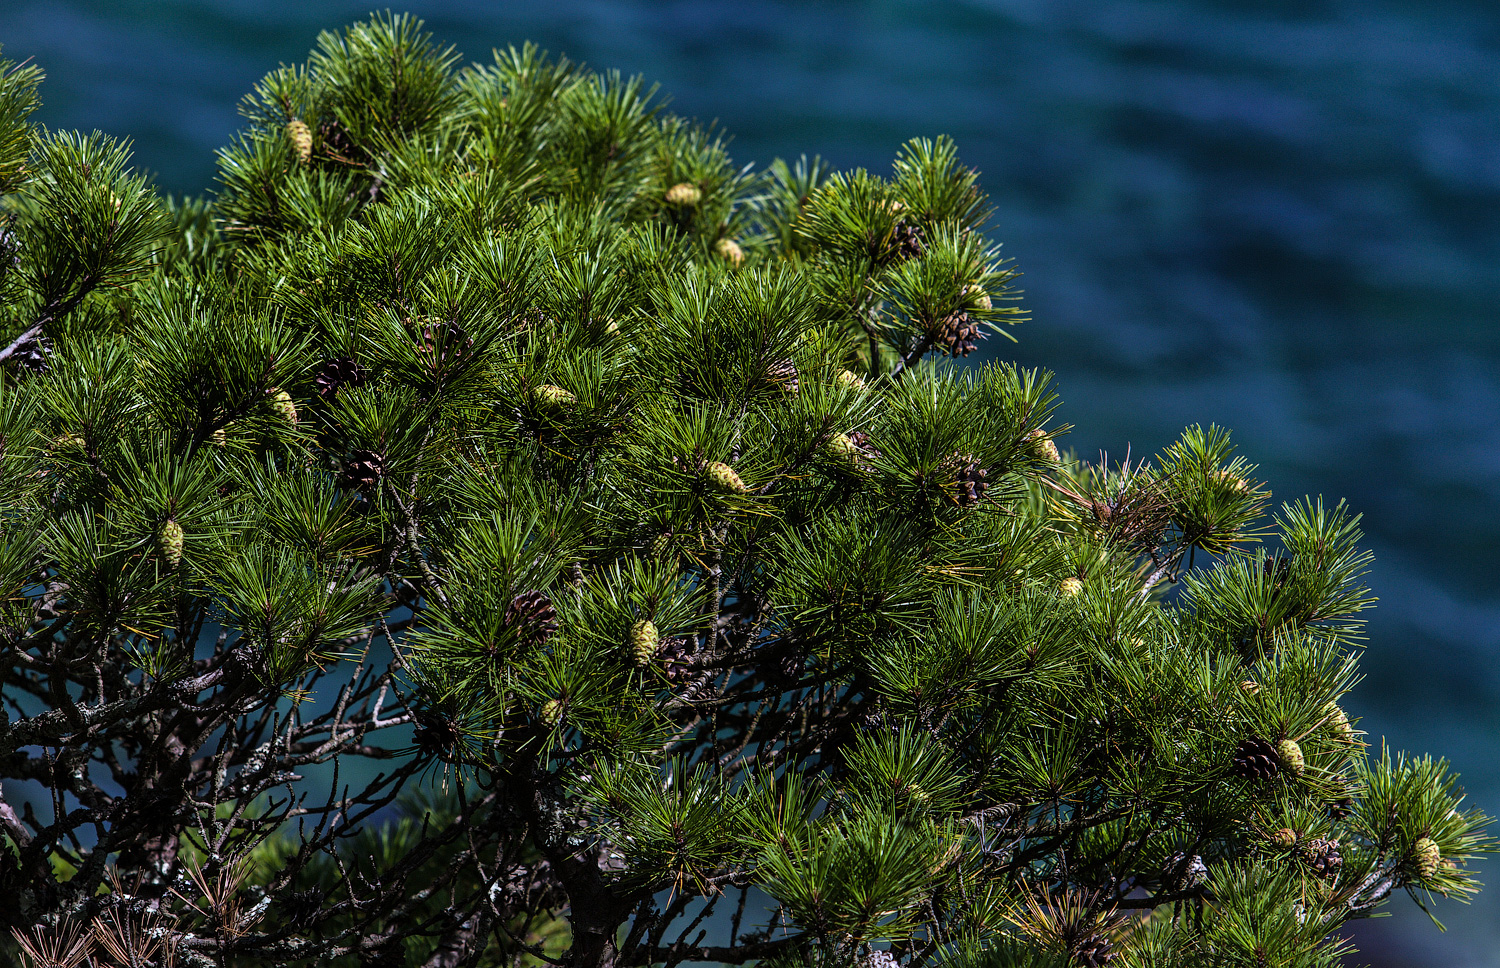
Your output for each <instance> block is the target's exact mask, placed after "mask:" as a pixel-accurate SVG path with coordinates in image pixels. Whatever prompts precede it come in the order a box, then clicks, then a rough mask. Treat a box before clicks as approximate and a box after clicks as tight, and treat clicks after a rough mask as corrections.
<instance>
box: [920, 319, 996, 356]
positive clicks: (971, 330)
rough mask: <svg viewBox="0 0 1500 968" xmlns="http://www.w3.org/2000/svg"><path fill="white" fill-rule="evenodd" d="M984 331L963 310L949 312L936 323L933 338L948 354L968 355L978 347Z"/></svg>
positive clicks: (983, 336)
mask: <svg viewBox="0 0 1500 968" xmlns="http://www.w3.org/2000/svg"><path fill="white" fill-rule="evenodd" d="M984 338H985V335H984V331H983V330H981V329H980V328H979V324H978V323H977V322H975V321H974V318H973V317H972V316H970V315H969V314H968V313H965V312H957V313H951V314H950V315H948V316H945V317H944V318H943V320H942V321H941V322H939V323H938V329H937V332H936V333H935V334H934V336H933V339H934V341H935V342H936V343H937V345H938V346H940V347H941V348H942V349H944V350H946V351H947V353H948V355H949V356H968V355H969V354H970V353H972V352H974V351H975V350H976V349H978V348H979V341H980V340H982V339H984Z"/></svg>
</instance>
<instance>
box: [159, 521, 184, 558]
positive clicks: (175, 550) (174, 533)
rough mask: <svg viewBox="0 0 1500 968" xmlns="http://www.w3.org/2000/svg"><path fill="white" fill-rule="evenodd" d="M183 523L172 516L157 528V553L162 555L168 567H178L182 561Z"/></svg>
mask: <svg viewBox="0 0 1500 968" xmlns="http://www.w3.org/2000/svg"><path fill="white" fill-rule="evenodd" d="M182 539H183V533H182V525H180V524H178V523H177V522H176V521H173V520H172V519H171V518H168V519H167V520H165V521H163V522H162V525H161V527H160V528H157V529H156V553H157V554H159V555H161V558H162V560H163V561H165V562H166V563H167V567H169V568H176V567H177V566H178V565H179V564H181V563H182Z"/></svg>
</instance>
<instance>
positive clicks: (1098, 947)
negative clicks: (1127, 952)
mask: <svg viewBox="0 0 1500 968" xmlns="http://www.w3.org/2000/svg"><path fill="white" fill-rule="evenodd" d="M1114 960H1115V952H1114V945H1113V944H1111V943H1110V940H1109V938H1107V937H1104V936H1103V935H1094V936H1093V937H1091V938H1084V939H1083V940H1082V941H1080V942H1078V944H1077V945H1076V946H1075V947H1074V948H1073V961H1074V963H1075V964H1077V965H1078V966H1079V968H1105V966H1106V965H1108V964H1110V963H1111V962H1113V961H1114Z"/></svg>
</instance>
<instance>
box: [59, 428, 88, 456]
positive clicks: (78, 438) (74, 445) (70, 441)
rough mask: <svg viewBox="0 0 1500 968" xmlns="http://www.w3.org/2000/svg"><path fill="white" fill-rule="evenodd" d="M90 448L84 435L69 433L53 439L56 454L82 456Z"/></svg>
mask: <svg viewBox="0 0 1500 968" xmlns="http://www.w3.org/2000/svg"><path fill="white" fill-rule="evenodd" d="M87 448H88V442H87V441H86V440H84V439H83V434H75V433H73V432H72V431H69V432H68V433H65V434H58V435H57V436H56V437H54V438H53V439H52V453H54V454H82V453H83V452H84V451H85V450H86V449H87Z"/></svg>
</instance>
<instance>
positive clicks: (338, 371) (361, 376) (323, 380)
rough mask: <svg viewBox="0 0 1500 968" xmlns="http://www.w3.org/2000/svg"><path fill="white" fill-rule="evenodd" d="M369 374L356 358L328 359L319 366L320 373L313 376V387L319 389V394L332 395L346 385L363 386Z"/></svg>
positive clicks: (323, 395) (322, 395) (321, 395)
mask: <svg viewBox="0 0 1500 968" xmlns="http://www.w3.org/2000/svg"><path fill="white" fill-rule="evenodd" d="M367 376H368V374H367V372H366V370H365V368H364V367H362V366H360V365H359V364H358V363H356V362H355V361H354V360H350V359H343V358H340V359H335V360H326V361H324V363H323V365H322V366H320V367H318V375H317V376H315V377H313V388H314V389H315V390H317V391H318V396H320V397H331V396H333V395H334V394H336V393H338V392H339V391H340V390H342V389H344V387H357V386H361V385H362V384H363V383H364V382H365V379H366V377H367Z"/></svg>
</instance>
